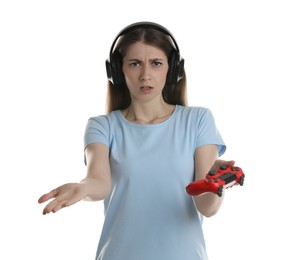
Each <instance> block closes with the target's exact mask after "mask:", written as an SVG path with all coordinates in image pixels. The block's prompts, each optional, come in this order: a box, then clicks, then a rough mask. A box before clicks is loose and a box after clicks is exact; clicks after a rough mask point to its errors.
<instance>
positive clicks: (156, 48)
mask: <svg viewBox="0 0 286 260" xmlns="http://www.w3.org/2000/svg"><path fill="white" fill-rule="evenodd" d="M106 69H107V76H108V79H109V86H108V90H109V92H108V100H107V105H108V113H107V114H106V115H102V116H96V117H92V118H90V119H89V120H88V123H87V126H86V131H85V136H84V137H85V138H84V148H85V162H86V165H87V175H86V177H85V178H84V179H83V180H82V181H81V182H80V183H68V184H64V185H62V186H60V187H58V188H56V189H54V190H52V191H51V192H49V193H47V194H45V195H43V196H42V197H41V198H40V199H39V202H40V203H43V202H46V201H48V200H50V199H53V200H52V201H51V202H49V203H48V204H47V205H46V207H45V208H44V210H43V214H47V213H50V212H57V211H58V210H60V209H61V208H63V207H67V206H70V205H72V204H74V203H76V202H78V201H80V200H104V205H105V222H104V226H103V230H102V234H101V238H100V241H99V245H98V250H97V256H96V259H97V260H121V259H124V260H141V259H142V260H143V259H144V260H147V259H148V260H161V259H164V260H180V259H182V260H183V259H192V260H196V259H197V260H198V259H200V260H201V259H207V253H206V248H205V241H204V236H203V230H202V218H203V216H207V217H210V216H212V215H214V214H215V213H216V212H217V211H218V210H219V208H220V206H221V204H222V201H223V196H222V197H219V196H217V195H215V194H213V193H205V194H202V195H200V196H195V197H191V196H189V195H187V194H186V192H185V187H186V185H187V184H188V183H189V182H191V181H194V180H199V179H203V178H204V177H205V174H206V172H208V171H209V170H210V169H211V168H213V169H214V168H217V167H219V166H220V165H233V164H234V161H222V160H218V157H219V156H220V155H222V154H223V153H224V152H225V148H226V147H225V144H224V142H223V140H222V138H221V136H220V134H219V132H218V131H217V129H216V126H215V121H214V118H213V115H212V113H211V111H210V110H209V109H207V108H202V107H188V106H186V75H185V71H184V59H182V57H181V56H180V52H179V48H178V45H177V43H176V41H175V39H174V37H173V36H172V35H171V33H170V32H169V31H168V30H167V29H166V28H164V27H162V26H161V25H159V24H155V23H151V22H139V23H135V24H131V25H129V26H127V27H126V28H124V29H123V30H122V31H121V32H120V33H119V34H118V35H117V37H116V38H115V40H114V42H113V44H112V46H111V50H110V57H109V59H108V60H107V61H106Z"/></svg>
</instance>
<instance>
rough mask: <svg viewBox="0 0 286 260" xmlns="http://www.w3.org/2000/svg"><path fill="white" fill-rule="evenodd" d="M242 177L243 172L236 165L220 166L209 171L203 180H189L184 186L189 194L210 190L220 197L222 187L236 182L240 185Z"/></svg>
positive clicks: (227, 186) (242, 180)
mask: <svg viewBox="0 0 286 260" xmlns="http://www.w3.org/2000/svg"><path fill="white" fill-rule="evenodd" d="M244 177H245V174H244V173H243V171H242V170H241V168H239V167H237V166H230V167H226V166H221V167H220V168H219V169H217V170H216V171H212V170H211V171H209V172H208V173H207V174H206V178H205V179H204V180H199V181H195V182H191V183H190V184H189V185H188V186H187V187H186V191H187V193H188V194H189V195H190V196H196V195H200V194H203V193H206V192H212V193H215V194H217V195H218V196H219V197H221V196H222V193H223V189H224V188H225V189H227V188H229V187H232V186H233V185H235V184H237V183H238V184H239V185H240V186H242V185H243V183H244Z"/></svg>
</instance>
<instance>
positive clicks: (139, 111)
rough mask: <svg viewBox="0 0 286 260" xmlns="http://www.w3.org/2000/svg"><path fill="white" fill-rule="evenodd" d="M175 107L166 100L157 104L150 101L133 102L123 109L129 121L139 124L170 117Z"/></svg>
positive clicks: (157, 121)
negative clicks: (144, 102)
mask: <svg viewBox="0 0 286 260" xmlns="http://www.w3.org/2000/svg"><path fill="white" fill-rule="evenodd" d="M174 109H175V106H174V105H170V104H167V103H166V102H165V101H162V102H160V104H156V105H155V104H150V103H146V104H142V103H140V104H138V103H131V105H130V106H129V107H128V108H127V109H126V110H124V111H123V115H124V117H125V118H126V119H127V120H128V121H131V122H135V123H138V124H156V123H161V122H163V121H165V120H166V119H168V118H169V117H170V116H171V115H172V113H173V111H174Z"/></svg>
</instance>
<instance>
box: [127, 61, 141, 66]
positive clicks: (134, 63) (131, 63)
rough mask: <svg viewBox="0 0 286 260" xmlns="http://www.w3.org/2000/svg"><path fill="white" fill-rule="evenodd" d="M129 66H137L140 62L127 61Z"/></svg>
mask: <svg viewBox="0 0 286 260" xmlns="http://www.w3.org/2000/svg"><path fill="white" fill-rule="evenodd" d="M129 66H130V67H139V66H140V62H139V61H131V62H130V63H129Z"/></svg>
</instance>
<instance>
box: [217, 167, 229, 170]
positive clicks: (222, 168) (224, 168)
mask: <svg viewBox="0 0 286 260" xmlns="http://www.w3.org/2000/svg"><path fill="white" fill-rule="evenodd" d="M219 168H220V169H221V170H226V168H227V167H226V166H220V167H219Z"/></svg>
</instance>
